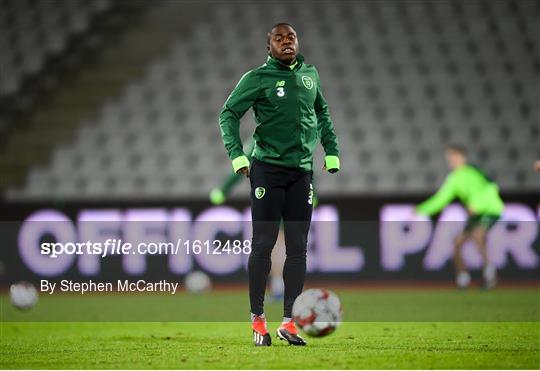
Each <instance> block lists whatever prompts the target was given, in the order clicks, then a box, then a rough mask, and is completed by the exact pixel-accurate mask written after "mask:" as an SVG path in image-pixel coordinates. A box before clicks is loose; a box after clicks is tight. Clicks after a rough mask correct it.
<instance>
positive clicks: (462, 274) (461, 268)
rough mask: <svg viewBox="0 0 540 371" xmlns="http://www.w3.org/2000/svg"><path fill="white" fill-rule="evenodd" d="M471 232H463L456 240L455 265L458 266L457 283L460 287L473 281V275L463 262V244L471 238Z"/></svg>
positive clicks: (462, 287) (464, 286)
mask: <svg viewBox="0 0 540 371" xmlns="http://www.w3.org/2000/svg"><path fill="white" fill-rule="evenodd" d="M469 237H470V235H469V233H466V232H463V233H460V234H459V236H457V237H456V239H455V240H454V266H455V268H456V284H457V286H458V287H459V288H460V289H464V288H466V287H467V286H469V284H470V283H471V275H470V274H469V272H468V271H467V267H465V263H464V262H463V256H462V250H463V245H465V242H467V240H468V239H469Z"/></svg>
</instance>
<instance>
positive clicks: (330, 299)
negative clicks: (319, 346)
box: [292, 289, 343, 336]
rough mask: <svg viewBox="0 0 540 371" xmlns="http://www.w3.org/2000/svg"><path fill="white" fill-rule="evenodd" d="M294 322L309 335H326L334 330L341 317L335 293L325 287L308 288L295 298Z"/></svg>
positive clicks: (341, 311)
mask: <svg viewBox="0 0 540 371" xmlns="http://www.w3.org/2000/svg"><path fill="white" fill-rule="evenodd" d="M292 314H293V319H294V322H296V324H297V325H298V326H299V327H300V328H301V329H302V330H303V331H304V332H305V333H306V334H307V335H309V336H326V335H329V334H331V333H332V332H334V331H335V329H336V328H337V327H338V326H339V324H340V323H341V320H342V318H343V310H342V308H341V303H340V301H339V298H338V297H337V295H336V294H334V293H333V292H332V291H330V290H325V289H309V290H306V291H304V292H303V293H302V294H300V296H298V297H297V298H296V301H295V302H294V305H293V310H292Z"/></svg>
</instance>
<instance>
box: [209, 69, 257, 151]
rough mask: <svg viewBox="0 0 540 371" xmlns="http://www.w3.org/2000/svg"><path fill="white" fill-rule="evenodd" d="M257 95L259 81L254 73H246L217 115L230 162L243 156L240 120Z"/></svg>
mask: <svg viewBox="0 0 540 371" xmlns="http://www.w3.org/2000/svg"><path fill="white" fill-rule="evenodd" d="M258 94H259V79H258V77H257V75H256V72H255V71H249V72H248V73H246V74H245V75H244V76H242V78H241V79H240V81H239V82H238V84H237V85H236V87H235V88H234V90H233V91H232V93H231V95H229V98H227V101H226V102H225V104H224V105H223V108H222V110H221V113H220V115H219V126H220V128H221V137H222V139H223V144H224V145H225V149H226V150H227V154H228V155H229V158H230V159H231V160H235V159H237V158H239V157H241V156H244V151H243V150H242V140H241V139H240V119H241V118H242V116H243V115H244V113H246V111H247V110H248V109H250V108H251V106H253V104H254V103H255V101H256V99H257V96H258Z"/></svg>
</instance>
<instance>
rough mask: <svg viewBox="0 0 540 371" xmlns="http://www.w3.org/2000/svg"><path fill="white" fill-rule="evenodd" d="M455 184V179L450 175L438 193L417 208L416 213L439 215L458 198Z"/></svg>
mask: <svg viewBox="0 0 540 371" xmlns="http://www.w3.org/2000/svg"><path fill="white" fill-rule="evenodd" d="M455 183H456V182H455V179H454V177H453V176H452V174H450V175H449V176H448V177H447V178H446V180H445V182H444V183H443V185H442V186H441V188H439V190H438V191H437V193H435V194H434V195H433V196H431V197H430V198H428V199H427V200H426V201H424V202H422V203H421V204H420V205H418V206H417V207H416V212H418V213H419V214H423V215H429V216H431V215H434V214H437V213H438V212H439V211H441V210H442V209H443V208H444V207H445V206H446V205H448V204H449V203H450V202H452V200H453V199H454V197H455V196H456V192H455Z"/></svg>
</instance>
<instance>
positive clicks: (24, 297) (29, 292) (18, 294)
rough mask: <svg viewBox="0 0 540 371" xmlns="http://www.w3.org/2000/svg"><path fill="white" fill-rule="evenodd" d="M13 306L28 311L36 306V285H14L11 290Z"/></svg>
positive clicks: (24, 283) (10, 296) (20, 283)
mask: <svg viewBox="0 0 540 371" xmlns="http://www.w3.org/2000/svg"><path fill="white" fill-rule="evenodd" d="M9 298H10V300H11V304H13V306H14V307H15V308H17V309H20V310H27V309H30V308H32V307H33V306H34V305H36V303H37V301H38V292H37V290H36V288H35V287H34V285H32V284H31V283H29V282H18V283H14V284H13V285H11V286H10V288H9Z"/></svg>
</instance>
